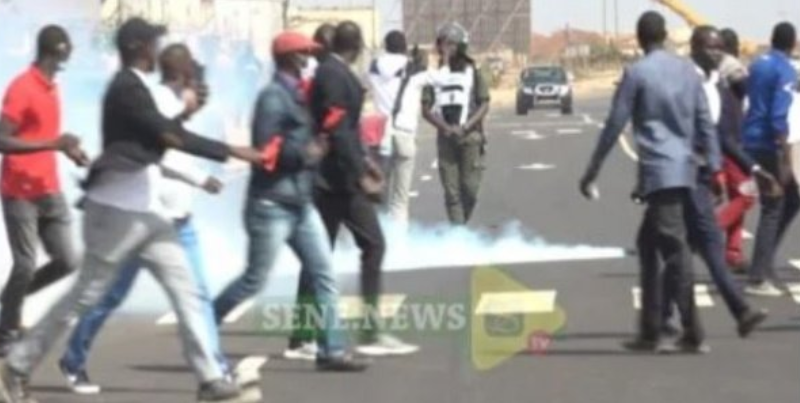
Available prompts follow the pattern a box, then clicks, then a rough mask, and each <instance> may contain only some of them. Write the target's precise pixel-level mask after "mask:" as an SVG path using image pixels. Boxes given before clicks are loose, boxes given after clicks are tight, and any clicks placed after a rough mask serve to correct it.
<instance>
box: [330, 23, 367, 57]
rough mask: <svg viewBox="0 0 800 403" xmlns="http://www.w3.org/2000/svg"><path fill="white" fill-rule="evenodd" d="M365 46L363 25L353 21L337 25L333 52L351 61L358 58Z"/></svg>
mask: <svg viewBox="0 0 800 403" xmlns="http://www.w3.org/2000/svg"><path fill="white" fill-rule="evenodd" d="M363 48H364V36H363V34H362V33H361V27H359V26H358V24H356V23H355V22H353V21H345V22H342V23H340V24H339V25H337V26H336V32H335V34H334V36H333V52H334V53H336V54H338V55H340V56H342V57H344V58H345V59H347V60H348V61H350V62H351V63H352V62H354V61H355V60H356V59H358V56H359V55H360V54H361V51H362V49H363Z"/></svg>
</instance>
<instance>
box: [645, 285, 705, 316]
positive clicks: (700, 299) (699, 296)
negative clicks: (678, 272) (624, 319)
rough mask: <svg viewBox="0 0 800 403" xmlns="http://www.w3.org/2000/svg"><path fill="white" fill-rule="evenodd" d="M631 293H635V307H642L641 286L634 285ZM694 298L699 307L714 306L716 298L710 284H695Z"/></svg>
mask: <svg viewBox="0 0 800 403" xmlns="http://www.w3.org/2000/svg"><path fill="white" fill-rule="evenodd" d="M631 295H633V307H634V308H635V309H637V310H639V309H642V290H641V289H640V288H639V287H633V288H632V289H631ZM694 299H695V304H696V305H697V306H698V307H699V308H711V307H713V306H714V298H712V297H711V294H709V292H708V285H706V284H696V285H695V286H694Z"/></svg>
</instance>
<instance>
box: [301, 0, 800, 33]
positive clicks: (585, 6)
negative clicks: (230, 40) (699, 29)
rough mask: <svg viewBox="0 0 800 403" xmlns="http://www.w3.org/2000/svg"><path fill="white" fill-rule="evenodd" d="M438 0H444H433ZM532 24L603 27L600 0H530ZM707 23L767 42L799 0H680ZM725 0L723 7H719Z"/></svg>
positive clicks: (347, 1) (385, 6)
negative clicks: (731, 28) (776, 25)
mask: <svg viewBox="0 0 800 403" xmlns="http://www.w3.org/2000/svg"><path fill="white" fill-rule="evenodd" d="M431 1H442V2H443V3H445V4H446V3H447V1H446V0H431ZM531 1H532V7H533V8H532V20H533V21H532V23H533V30H534V31H536V32H542V33H548V32H552V31H555V30H558V29H561V28H563V27H565V26H566V25H567V24H569V25H570V26H571V27H573V28H581V29H590V30H595V31H602V30H603V0H531ZM605 1H606V2H607V15H608V18H607V21H608V28H609V31H610V33H613V32H614V7H613V5H614V2H615V0H605ZM373 2H374V3H375V4H377V5H378V7H379V8H380V9H381V13H382V15H383V18H384V20H385V19H386V18H387V16H389V15H400V13H401V12H402V0H292V3H293V4H297V5H302V6H310V5H326V6H356V5H369V4H372V3H373ZM616 2H617V5H618V9H619V25H620V30H621V31H622V32H633V28H634V25H635V23H636V18H637V17H638V16H639V14H641V13H642V12H644V11H647V10H650V9H657V10H659V9H660V10H662V11H663V12H664V14H665V15H666V16H668V17H669V20H670V26H671V27H674V28H679V27H683V26H685V25H684V23H683V22H682V21H681V20H680V19H679V18H677V17H675V16H673V15H672V13H671V12H670V11H668V10H667V9H665V8H663V7H661V6H656V5H655V3H654V2H653V1H652V0H616ZM684 2H686V3H687V4H688V5H690V6H691V7H692V8H694V9H695V11H697V12H698V13H699V14H700V15H702V16H703V17H705V18H706V19H708V20H709V21H710V22H711V23H713V24H716V25H720V26H725V27H728V26H730V27H733V28H735V29H737V30H738V31H739V32H740V33H741V34H742V35H743V36H744V37H747V38H748V39H752V40H757V41H759V42H766V41H767V40H768V39H769V35H770V32H771V30H772V26H773V25H775V23H777V22H779V21H784V20H788V21H791V22H794V23H795V24H797V25H800V2H799V1H798V0H684ZM723 4H724V5H723ZM387 22H388V24H385V25H387V26H385V27H384V28H385V29H389V28H395V27H397V26H398V23H399V20H398V19H397V18H389V21H387Z"/></svg>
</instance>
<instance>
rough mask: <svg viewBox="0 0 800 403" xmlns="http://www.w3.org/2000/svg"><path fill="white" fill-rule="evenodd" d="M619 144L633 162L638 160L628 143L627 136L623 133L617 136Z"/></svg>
mask: <svg viewBox="0 0 800 403" xmlns="http://www.w3.org/2000/svg"><path fill="white" fill-rule="evenodd" d="M619 145H620V146H621V147H622V151H623V152H625V154H626V155H627V156H628V157H630V159H632V160H633V161H634V162H639V156H638V155H636V151H634V150H633V147H631V145H630V143H628V138H627V137H625V136H624V135H622V136H619Z"/></svg>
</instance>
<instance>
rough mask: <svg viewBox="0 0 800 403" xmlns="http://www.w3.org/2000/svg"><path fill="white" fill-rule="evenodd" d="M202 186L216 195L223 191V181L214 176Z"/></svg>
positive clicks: (209, 192)
mask: <svg viewBox="0 0 800 403" xmlns="http://www.w3.org/2000/svg"><path fill="white" fill-rule="evenodd" d="M202 188H203V190H205V191H206V193H208V194H212V195H215V194H219V192H221V191H222V188H223V184H222V181H220V180H219V179H217V178H215V177H213V176H212V177H210V178H208V180H206V183H204V184H203V186H202Z"/></svg>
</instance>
